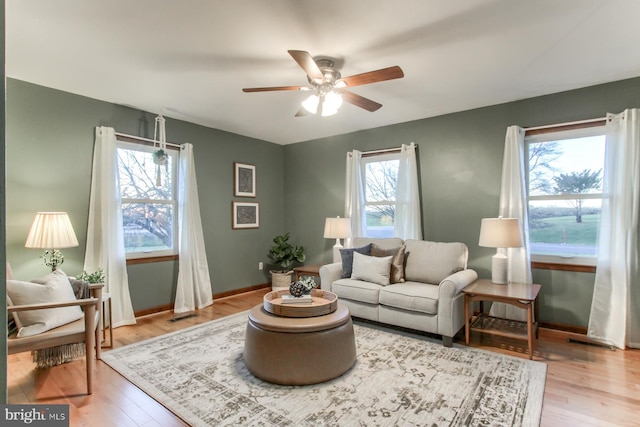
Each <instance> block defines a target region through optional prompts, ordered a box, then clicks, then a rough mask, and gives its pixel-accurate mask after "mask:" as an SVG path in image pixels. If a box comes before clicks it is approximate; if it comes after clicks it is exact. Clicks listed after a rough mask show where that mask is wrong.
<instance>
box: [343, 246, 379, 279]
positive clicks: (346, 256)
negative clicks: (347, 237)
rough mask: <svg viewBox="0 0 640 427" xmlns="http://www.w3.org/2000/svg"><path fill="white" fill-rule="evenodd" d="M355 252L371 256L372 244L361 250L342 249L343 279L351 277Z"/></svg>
mask: <svg viewBox="0 0 640 427" xmlns="http://www.w3.org/2000/svg"><path fill="white" fill-rule="evenodd" d="M354 252H358V253H360V254H363V255H371V243H369V244H368V245H365V246H362V247H360V248H348V249H340V257H341V258H342V277H345V278H348V277H351V270H352V269H353V253H354Z"/></svg>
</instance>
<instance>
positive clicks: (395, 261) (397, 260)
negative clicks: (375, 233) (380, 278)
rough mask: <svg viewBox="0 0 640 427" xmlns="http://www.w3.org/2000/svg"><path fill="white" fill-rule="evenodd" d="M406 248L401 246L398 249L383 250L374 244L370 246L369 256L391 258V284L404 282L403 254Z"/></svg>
mask: <svg viewBox="0 0 640 427" xmlns="http://www.w3.org/2000/svg"><path fill="white" fill-rule="evenodd" d="M406 249H407V247H406V246H405V245H402V246H400V247H398V248H392V249H384V248H381V247H380V246H378V245H376V244H375V243H374V244H373V246H371V256H377V257H385V256H392V257H393V258H392V259H391V273H390V275H389V279H390V280H391V283H403V282H404V253H405V250H406Z"/></svg>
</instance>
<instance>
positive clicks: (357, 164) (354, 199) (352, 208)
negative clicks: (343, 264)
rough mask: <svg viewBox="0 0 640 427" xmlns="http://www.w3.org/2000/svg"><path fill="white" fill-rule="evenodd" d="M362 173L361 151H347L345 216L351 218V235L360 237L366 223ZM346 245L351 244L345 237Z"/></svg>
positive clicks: (363, 232)
mask: <svg viewBox="0 0 640 427" xmlns="http://www.w3.org/2000/svg"><path fill="white" fill-rule="evenodd" d="M363 176H364V174H363V173H362V152H360V151H358V150H353V151H352V152H350V153H347V176H346V180H345V182H346V187H345V206H344V216H345V218H351V235H352V236H353V237H362V236H365V235H366V230H365V226H366V224H367V219H366V212H365V208H364V182H363ZM346 246H347V247H350V246H351V239H347V245H346Z"/></svg>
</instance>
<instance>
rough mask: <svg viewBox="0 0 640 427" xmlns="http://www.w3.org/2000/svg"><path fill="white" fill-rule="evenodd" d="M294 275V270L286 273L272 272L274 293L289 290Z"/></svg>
mask: <svg viewBox="0 0 640 427" xmlns="http://www.w3.org/2000/svg"><path fill="white" fill-rule="evenodd" d="M292 274H293V270H291V271H286V272H284V273H282V272H279V271H273V270H271V289H272V290H274V291H277V290H280V289H286V290H289V286H290V285H291V275H292Z"/></svg>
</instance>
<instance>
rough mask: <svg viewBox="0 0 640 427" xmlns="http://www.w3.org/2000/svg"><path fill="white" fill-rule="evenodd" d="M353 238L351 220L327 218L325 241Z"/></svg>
mask: <svg viewBox="0 0 640 427" xmlns="http://www.w3.org/2000/svg"><path fill="white" fill-rule="evenodd" d="M347 237H351V220H350V219H349V218H340V217H338V218H327V219H326V220H325V223H324V238H325V239H344V238H347Z"/></svg>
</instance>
